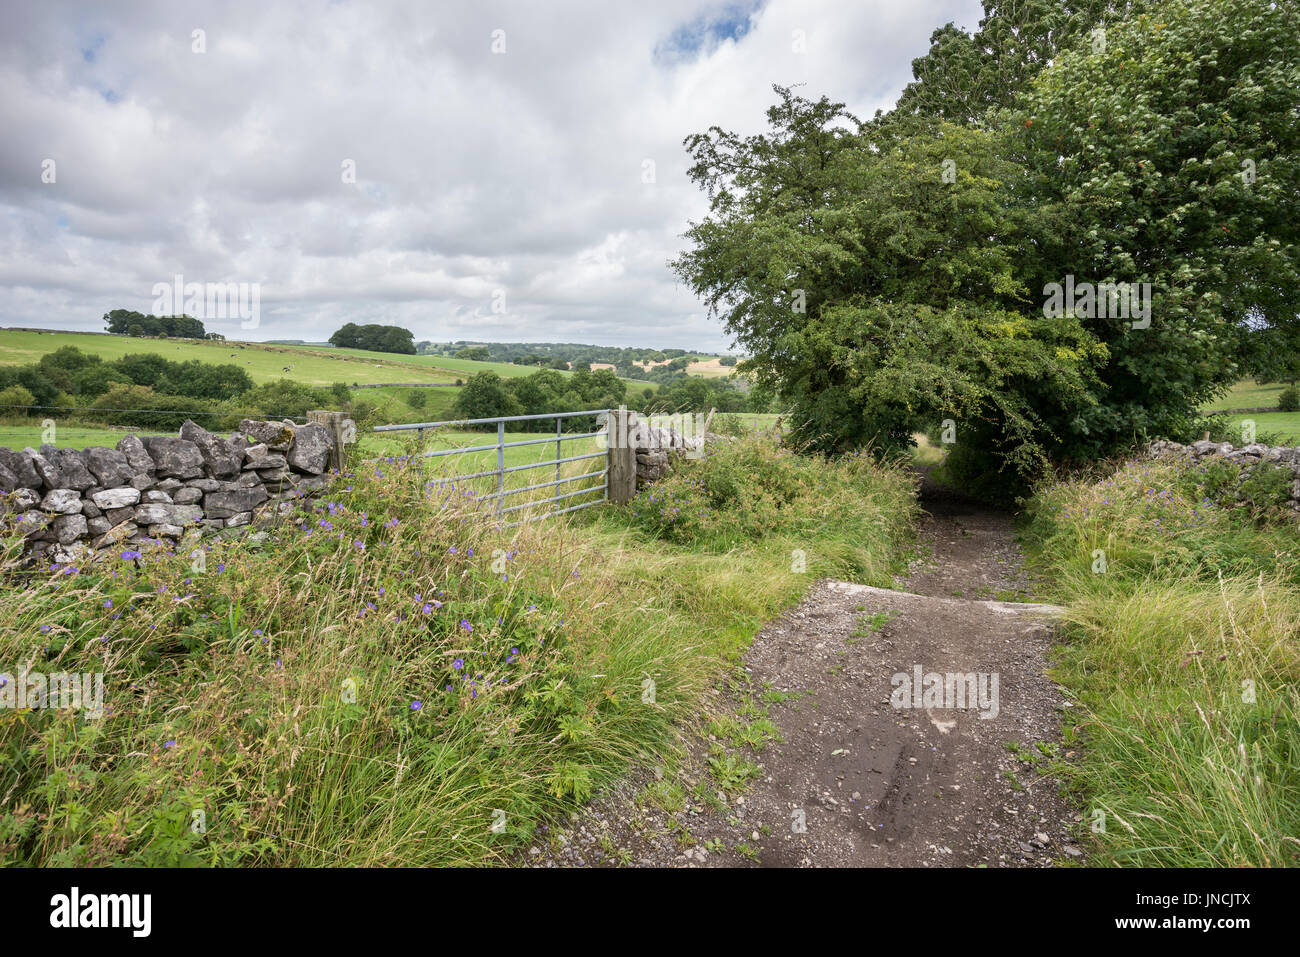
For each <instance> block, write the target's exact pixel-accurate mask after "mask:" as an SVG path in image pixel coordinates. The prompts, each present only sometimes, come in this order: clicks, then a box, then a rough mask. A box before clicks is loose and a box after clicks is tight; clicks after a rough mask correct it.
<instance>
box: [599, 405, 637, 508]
mask: <svg viewBox="0 0 1300 957" xmlns="http://www.w3.org/2000/svg"><path fill="white" fill-rule="evenodd" d="M608 421H609V427H608V428H607V429H606V432H605V447H606V452H607V458H606V463H607V464H606V468H607V469H608V470H609V474H608V475H607V476H606V477H607V479H608V481H609V500H610V501H611V502H613V503H614V504H615V505H626V504H627V503H628V502H630V501H632V498H633V496H635V495H636V448H635V443H634V442H633V441H632V433H633V423H635V421H636V413H635V412H629V411H628V410H627V407H626V406H619V407H618V409H617V411H611V412H610V414H609V418H608Z"/></svg>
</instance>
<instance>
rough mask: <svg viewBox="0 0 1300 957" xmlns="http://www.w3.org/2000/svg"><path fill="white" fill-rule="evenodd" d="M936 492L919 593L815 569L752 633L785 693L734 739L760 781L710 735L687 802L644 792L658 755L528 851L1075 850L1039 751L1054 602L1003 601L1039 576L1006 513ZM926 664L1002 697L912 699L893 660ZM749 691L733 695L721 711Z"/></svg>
mask: <svg viewBox="0 0 1300 957" xmlns="http://www.w3.org/2000/svg"><path fill="white" fill-rule="evenodd" d="M922 502H923V505H924V506H925V508H926V510H927V514H926V517H925V519H924V521H923V523H922V528H921V537H922V541H923V543H924V544H926V545H928V546H929V549H930V550H931V552H932V557H931V559H930V560H929V561H926V562H922V563H918V565H917V566H916V567H914V568H913V570H912V572H911V574H910V575H909V576H908V578H907V579H906V580H905V581H904V582H902V583H901V584H902V586H903V587H904V588H905V589H906V591H886V590H882V589H875V588H868V587H866V586H862V585H853V584H849V583H846V582H833V581H823V582H819V583H818V584H817V585H816V586H815V587H814V588H813V589H812V591H811V593H810V594H809V596H808V597H807V599H806V600H805V601H804V602H803V603H802V604H801V605H800V606H799V607H797V608H795V609H793V610H792V611H790V612H789V613H788V614H786V615H785V616H783V617H782V618H780V619H778V620H777V621H774V622H772V623H770V624H769V625H768V626H767V627H765V628H764V629H763V630H762V631H761V632H760V633H759V634H758V635H757V636H756V637H755V639H754V641H753V643H752V645H751V646H750V649H749V651H748V652H747V654H746V657H745V661H744V666H745V670H746V671H747V672H748V674H749V676H750V678H751V679H752V685H751V689H750V690H751V693H752V694H753V695H754V696H755V698H756V699H757V700H759V701H760V702H761V701H762V700H764V699H766V700H768V701H769V702H770V703H769V705H768V708H767V711H768V718H769V719H770V720H771V721H772V722H773V723H774V724H775V725H776V728H777V735H776V736H775V737H776V739H775V740H772V741H771V742H770V743H768V744H767V746H766V747H764V748H762V749H761V750H759V751H758V752H757V753H754V752H752V751H750V750H749V749H748V748H745V747H741V748H734V747H732V748H729V749H728V750H729V751H733V752H735V753H736V755H737V758H738V759H742V760H748V761H752V762H756V763H757V764H758V765H760V766H761V772H759V775H758V776H757V777H756V778H754V779H753V780H752V781H750V782H749V783H748V786H747V787H740V786H737V787H733V788H730V789H726V788H724V789H719V779H718V774H717V769H716V768H715V769H714V770H713V771H712V772H710V771H709V770H708V767H707V762H708V758H709V757H710V753H709V752H710V750H711V749H714V750H716V748H717V747H718V745H719V744H721V742H716V741H715V742H710V741H706V740H703V739H696V740H695V741H693V742H692V743H690V744H689V745H688V747H689V749H690V750H691V752H692V756H691V758H690V759H689V760H687V761H686V763H685V766H684V767H683V769H682V771H681V773H680V775H679V776H678V783H680V785H681V790H682V791H684V792H686V796H685V801H684V803H683V804H681V805H680V806H675V802H672V801H667V802H665V801H663V800H656V799H655V798H654V797H647V791H646V788H649V789H650V793H652V794H653V792H655V791H656V790H657V789H661V788H662V787H663V785H662V784H661V783H659V782H656V778H655V777H654V776H652V775H651V773H650V772H646V773H644V774H642V775H641V776H640V777H639V779H638V780H635V781H632V782H629V783H628V784H627V785H625V786H624V787H623V788H622V789H621V790H620V791H619V792H618V793H616V794H614V795H611V796H609V797H607V798H604V799H602V800H600V801H598V802H597V803H596V804H594V805H593V806H592V807H591V808H589V809H588V810H587V812H585V813H584V814H583V815H581V816H579V817H578V819H577V820H575V822H574V823H573V825H572V827H570V828H568V829H567V830H566V831H565V833H563V834H561V835H552V836H551V839H550V840H549V842H547V843H545V844H539V845H538V846H537V847H535V848H534V849H533V850H532V851H531V854H530V858H531V861H532V862H533V863H534V864H538V865H541V866H566V865H569V866H571V865H584V864H586V865H592V864H597V865H599V864H611V863H621V864H631V865H637V864H639V865H642V866H697V867H698V866H737V865H740V866H744V865H760V866H776V867H800V866H802V867H808V866H818V867H827V866H829V867H835V866H903V867H908V866H910V867H918V866H940V867H943V866H949V867H951V866H980V865H986V866H990V867H999V866H1001V867H1006V866H1051V865H1052V864H1053V863H1054V862H1057V861H1062V860H1077V859H1078V858H1079V857H1080V856H1081V848H1080V847H1079V846H1078V845H1077V844H1076V843H1075V841H1074V838H1073V837H1072V836H1071V834H1070V828H1071V827H1073V826H1074V821H1075V820H1076V817H1075V815H1074V814H1073V813H1072V812H1071V810H1070V809H1069V808H1068V806H1067V805H1066V802H1065V801H1064V800H1063V799H1062V797H1061V796H1060V794H1059V792H1058V787H1057V784H1056V782H1055V780H1054V779H1053V778H1051V777H1047V776H1044V775H1041V774H1040V773H1038V771H1037V770H1036V769H1035V767H1034V764H1035V762H1038V763H1042V764H1045V763H1046V760H1047V759H1046V758H1045V756H1044V754H1045V752H1051V751H1053V749H1055V748H1056V747H1057V745H1058V744H1059V724H1060V714H1059V712H1060V710H1061V709H1062V708H1064V707H1068V704H1067V703H1066V702H1065V700H1064V699H1063V697H1062V695H1061V693H1060V691H1059V690H1058V689H1057V687H1056V686H1055V685H1054V683H1053V682H1051V681H1050V680H1049V679H1048V678H1047V677H1046V676H1045V671H1046V669H1047V667H1048V665H1047V659H1046V655H1047V652H1048V649H1049V647H1050V645H1051V642H1052V631H1051V624H1050V622H1051V618H1052V614H1051V613H1052V611H1053V610H1054V609H1052V607H1051V606H1045V605H1032V604H1020V603H1012V602H1007V601H999V600H992V599H995V598H1007V597H1010V598H1013V599H1014V598H1017V597H1019V596H1020V595H1021V594H1022V593H1023V592H1024V591H1025V590H1027V589H1028V588H1029V587H1030V584H1029V582H1028V581H1027V579H1026V577H1025V574H1024V570H1023V568H1022V566H1021V561H1020V552H1019V549H1018V548H1017V546H1016V543H1015V540H1014V534H1013V526H1012V521H1011V518H1010V517H1009V516H1007V515H1004V514H1001V513H998V512H995V511H990V510H988V509H986V508H984V507H982V506H979V505H976V504H973V503H970V502H967V501H965V500H963V499H961V498H959V497H954V496H951V495H948V494H945V493H944V492H943V491H942V490H939V489H936V488H935V487H934V486H932V485H930V484H929V483H928V481H927V483H926V486H925V488H924V490H923V498H922ZM917 668H919V669H920V672H921V673H922V674H926V673H931V672H934V673H939V674H947V673H953V674H961V675H975V676H982V677H977V678H976V679H975V681H976V682H977V683H978V682H982V688H983V690H984V691H985V692H986V697H985V699H984V700H983V701H982V702H981V701H979V700H978V699H977V700H968V701H965V702H960V701H954V700H952V699H949V700H946V701H939V702H937V704H939V705H950V704H964V705H965V707H943V706H938V707H924V706H921V707H916V706H914V705H916V704H920V705H924V704H925V703H926V701H925V700H924V699H923V698H921V697H920V694H919V692H918V693H917V697H915V698H913V697H912V696H910V695H908V694H905V693H904V691H905V690H906V689H905V688H901V687H899V686H900V685H901V679H899V678H898V677H896V676H900V675H901V676H906V677H907V678H909V679H911V678H913V677H914V676H915V675H916V669H917ZM993 676H996V679H997V686H996V688H997V693H996V696H994V695H992V694H991V692H992V691H993V685H992V680H993ZM967 687H973V686H971V685H967ZM891 694H893V695H894V697H893V699H892V701H891ZM738 703H739V698H737V699H736V700H734V701H731V702H726V701H724V702H718V703H717V704H718V705H720V706H721V708H722V710H724V711H725V710H727V705H728V704H730V705H731V706H732V708H734V707H735V706H736V705H737V704H738ZM932 703H934V702H932ZM981 715H984V716H985V717H982V716H981ZM733 744H734V742H733ZM1040 745H1041V746H1040ZM1030 756H1032V758H1031V760H1029V761H1026V760H1022V758H1025V757H1030ZM658 773H659V776H660V777H662V772H658ZM665 804H666V805H667V806H666V807H665V806H664V805H665Z"/></svg>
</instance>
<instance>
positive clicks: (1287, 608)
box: [1029, 463, 1300, 867]
mask: <svg viewBox="0 0 1300 957" xmlns="http://www.w3.org/2000/svg"><path fill="white" fill-rule="evenodd" d="M1205 491H1206V489H1205V487H1204V474H1198V473H1194V472H1191V471H1189V469H1188V467H1186V466H1184V465H1179V464H1175V463H1159V464H1157V463H1129V464H1126V465H1124V466H1121V467H1119V468H1118V469H1117V470H1115V471H1114V473H1113V474H1112V475H1109V476H1104V477H1101V478H1093V479H1077V480H1073V481H1066V482H1062V483H1058V484H1056V485H1053V486H1051V487H1048V488H1045V489H1042V490H1040V492H1039V494H1038V495H1037V497H1036V498H1035V500H1034V501H1033V502H1032V503H1031V522H1030V526H1029V533H1030V541H1031V543H1032V546H1033V549H1034V552H1035V555H1036V557H1037V559H1038V561H1039V562H1040V563H1041V564H1043V565H1044V566H1045V569H1046V570H1047V571H1048V572H1049V573H1050V575H1051V577H1052V578H1053V579H1054V580H1055V588H1056V591H1057V595H1056V597H1057V598H1058V599H1059V600H1061V601H1062V602H1063V603H1065V604H1067V605H1068V606H1069V612H1068V626H1067V627H1068V632H1067V637H1068V639H1069V640H1068V642H1067V644H1066V645H1065V646H1064V648H1063V649H1062V652H1061V657H1060V661H1059V675H1058V676H1059V678H1060V679H1061V680H1062V681H1063V682H1064V683H1065V684H1066V685H1067V686H1069V687H1070V688H1071V689H1073V690H1074V691H1075V692H1076V693H1077V694H1078V696H1079V703H1080V704H1081V705H1082V707H1081V708H1076V709H1072V710H1071V712H1070V715H1071V717H1070V719H1069V720H1070V721H1071V724H1070V727H1069V728H1068V729H1067V730H1068V733H1069V735H1070V736H1071V737H1072V738H1077V739H1079V740H1080V741H1081V743H1082V744H1083V747H1082V748H1081V753H1082V758H1081V760H1080V762H1079V763H1078V764H1076V765H1073V766H1071V767H1070V768H1069V769H1068V771H1067V773H1069V774H1070V778H1071V784H1072V785H1073V786H1075V787H1076V788H1078V789H1079V792H1080V793H1081V794H1082V796H1083V797H1084V798H1085V800H1086V802H1087V804H1088V807H1089V811H1090V813H1089V816H1088V817H1087V820H1088V821H1089V822H1090V823H1093V822H1095V823H1096V824H1097V827H1094V828H1093V830H1094V834H1093V836H1094V838H1095V839H1096V843H1097V854H1096V855H1095V856H1094V858H1093V860H1094V861H1095V862H1097V863H1102V864H1123V865H1140V866H1189V867H1204V866H1241V865H1255V866H1284V865H1285V866H1294V865H1295V864H1296V863H1297V861H1300V723H1298V720H1300V691H1298V690H1297V682H1298V681H1300V536H1297V534H1296V529H1295V525H1294V519H1292V518H1286V517H1276V516H1275V518H1274V520H1273V521H1271V522H1268V521H1265V522H1260V521H1255V520H1252V518H1251V510H1249V509H1243V508H1241V507H1240V504H1241V503H1240V502H1235V501H1225V500H1220V499H1217V498H1216V497H1214V496H1209V497H1207V496H1206V495H1205Z"/></svg>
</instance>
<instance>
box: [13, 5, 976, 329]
mask: <svg viewBox="0 0 1300 957" xmlns="http://www.w3.org/2000/svg"><path fill="white" fill-rule="evenodd" d="M0 16H3V22H4V24H5V28H4V30H3V32H2V33H0V129H3V130H4V131H5V133H4V136H2V137H0V326H31V327H38V328H48V329H69V330H89V331H102V330H103V321H102V318H101V317H102V316H103V314H104V313H106V312H108V311H109V310H111V309H117V308H122V309H134V310H138V311H141V312H170V311H173V310H170V309H166V308H163V307H162V306H163V302H164V300H163V297H162V288H163V286H164V285H165V286H167V287H168V288H171V287H173V286H174V285H175V283H176V281H177V277H178V276H179V277H181V282H182V283H200V284H208V283H212V284H216V283H221V284H228V283H246V284H248V285H247V286H246V287H245V288H246V290H247V291H248V293H249V297H250V298H249V300H247V301H246V302H245V306H246V307H248V308H247V309H246V312H245V315H244V316H242V317H241V316H238V315H226V316H221V315H211V314H208V315H204V314H199V313H196V311H195V310H193V309H191V310H187V311H189V313H190V314H191V315H196V314H197V315H198V318H201V319H203V320H204V323H205V325H206V327H207V328H208V330H209V331H211V332H219V333H221V334H223V335H225V336H226V337H227V338H232V339H233V338H239V339H249V340H265V339H305V340H308V341H321V340H324V339H326V338H328V337H329V335H330V334H331V333H332V332H333V331H334V330H335V329H337V328H338V327H339V326H341V325H342V324H343V323H345V322H357V323H368V322H377V323H383V324H396V325H401V326H404V327H406V328H408V329H410V330H411V331H412V332H413V333H414V335H415V338H416V339H417V340H423V339H429V340H433V341H452V340H460V339H468V340H482V341H529V342H547V341H549V342H587V343H596V344H601V345H622V346H648V347H654V348H671V347H677V348H686V349H698V350H701V351H726V350H727V349H728V348H729V347H730V345H731V341H730V339H729V337H728V336H727V334H726V331H725V329H723V328H722V325H721V324H720V323H719V322H718V321H716V320H712V319H710V318H709V317H708V315H707V310H706V309H705V307H704V306H703V304H702V303H701V302H699V301H698V300H697V299H696V297H695V296H694V294H693V293H692V292H691V291H690V289H688V288H687V287H686V286H685V285H683V284H682V283H681V281H680V280H679V279H678V278H677V277H676V276H675V275H674V274H673V272H672V270H671V269H670V268H669V266H668V262H669V260H671V259H672V258H673V257H674V256H676V255H677V254H678V253H679V252H681V251H682V250H683V249H684V248H686V242H685V240H684V239H682V233H683V232H684V231H685V229H686V228H687V226H688V224H689V222H690V221H692V220H697V219H699V218H701V217H702V216H703V215H704V214H705V213H706V212H707V205H706V202H705V198H704V196H703V194H702V193H701V192H700V191H699V190H698V188H697V187H696V186H695V184H693V183H692V182H691V181H690V180H689V179H688V178H687V176H686V169H687V165H688V164H687V157H686V153H685V151H684V149H683V146H682V141H683V139H684V138H685V137H686V136H688V135H690V134H691V133H695V132H702V131H704V130H706V129H708V128H709V127H710V126H712V125H718V126H721V127H723V128H724V129H729V130H735V131H738V132H741V133H744V134H750V133H757V132H761V131H762V130H763V129H764V127H765V117H764V111H765V110H766V109H767V107H768V106H770V105H771V104H772V103H773V102H774V100H775V94H774V93H773V92H772V85H773V84H780V85H782V86H790V85H795V84H803V86H802V87H801V88H800V90H799V92H800V93H801V94H802V95H804V96H807V97H809V98H812V99H816V98H817V97H820V96H821V95H823V94H825V95H828V96H830V97H831V98H832V99H834V100H838V101H842V102H844V103H846V104H847V106H848V108H849V109H850V111H852V112H854V113H856V114H857V115H858V116H862V117H869V116H871V115H872V114H873V113H874V112H875V111H876V110H877V109H889V108H890V107H891V106H892V105H893V104H894V102H895V100H896V99H897V97H898V95H899V93H901V92H902V89H903V87H904V86H905V85H906V84H907V82H908V81H909V80H910V79H911V61H912V59H913V58H915V57H918V56H921V55H923V54H924V53H925V52H926V50H927V48H928V40H929V36H930V34H931V33H932V32H933V31H934V30H935V29H936V28H938V27H940V26H942V25H943V24H945V23H947V22H949V21H952V22H954V23H956V24H957V25H958V26H960V27H963V28H965V29H973V28H974V27H976V26H977V23H978V20H979V17H980V8H979V3H978V0H767V2H761V0H758V2H755V0H744V2H733V0H654V2H652V3H644V2H638V0H590V2H589V0H581V2H579V0H574V2H566V0H546V2H539V0H523V2H511V3H498V2H477V0H474V2H471V0H465V2H458V3H449V2H429V0H412V2H376V3H351V2H333V3H330V2H316V0H288V2H284V0H226V2H221V3H191V2H187V0H158V2H136V3H114V4H105V3H100V2H97V0H80V2H74V0H41V2H38V3H20V2H16V0H0ZM254 293H256V296H257V299H256V308H255V309H254V308H252V304H253V300H252V295H253V294H254ZM181 305H183V303H181ZM174 311H181V310H180V309H176V310H174Z"/></svg>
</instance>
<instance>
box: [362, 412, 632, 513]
mask: <svg viewBox="0 0 1300 957" xmlns="http://www.w3.org/2000/svg"><path fill="white" fill-rule="evenodd" d="M611 411H612V410H610V409H588V410H586V411H584V412H548V413H541V414H538V415H506V416H496V417H493V418H486V419H454V420H448V421H446V422H418V423H414V424H411V425H377V426H375V427H374V429H373V430H372V431H374V432H415V433H416V434H417V436H418V437H419V441H420V445H421V446H423V444H424V437H425V432H426V430H431V429H441V428H448V427H454V426H479V425H493V424H495V425H496V427H497V440H496V442H495V443H494V444H492V445H471V446H465V447H463V448H452V449H438V450H436V451H430V452H423V451H422V452H421V453H420V455H421V456H422V457H424V458H441V457H444V456H450V455H469V454H473V453H476V452H491V451H493V450H494V449H495V450H496V453H497V467H496V468H495V469H488V470H487V471H482V472H467V473H465V474H462V475H449V476H446V477H445V478H443V479H442V480H441V481H446V482H457V481H469V480H473V479H481V478H489V477H491V476H494V475H495V476H496V480H497V489H496V491H495V492H491V493H488V494H486V495H480V496H478V498H477V499H476V500H475V501H484V500H486V499H496V514H497V515H501V516H505V515H509V514H510V513H511V512H518V511H520V510H521V509H526V508H536V507H537V506H539V505H545V504H546V503H548V502H552V503H559V502H562V501H566V500H568V499H571V498H577V497H579V496H582V495H590V494H592V493H598V494H599V498H594V499H592V500H591V501H587V502H582V503H580V504H578V505H569V506H567V507H565V508H554V509H552V510H551V511H549V512H546V513H545V514H543V515H530V516H528V517H527V518H525V519H523V520H522V521H519V522H509V523H507V526H506V527H508V528H509V527H513V526H515V525H520V524H522V523H523V522H531V521H533V520H535V519H539V518H550V517H551V516H554V515H562V514H563V513H565V512H576V511H578V510H579V509H583V508H589V507H590V506H592V505H599V504H601V503H602V502H605V501H608V500H609V465H608V464H606V465H605V467H604V468H601V469H599V470H597V471H594V472H586V473H584V474H582V475H571V476H568V477H561V474H560V469H561V466H562V465H563V464H564V463H565V462H577V461H580V460H583V459H596V458H600V459H603V458H606V457H607V455H608V452H607V451H606V450H604V449H602V450H601V451H599V452H588V453H584V454H582V455H568V456H566V455H565V454H564V451H563V443H564V442H572V441H574V440H578V439H590V438H594V437H596V436H598V435H600V434H601V432H600V431H599V429H598V430H597V431H595V432H577V433H565V432H564V420H565V419H572V418H577V417H578V416H596V417H597V419H598V421H600V422H608V418H609V415H610V413H611ZM546 419H554V420H555V435H554V436H553V437H552V436H547V437H545V438H538V439H524V440H521V441H515V442H507V441H506V423H507V422H536V421H539V420H546ZM552 442H554V443H555V455H554V457H553V458H548V459H545V460H543V461H541V462H532V463H528V464H525V465H512V466H510V467H508V468H507V467H506V449H509V448H518V447H520V446H527V445H549V444H550V443H552ZM551 466H554V467H555V478H554V479H553V480H551V481H546V482H537V483H534V484H531V485H524V486H521V487H519V488H509V489H508V488H506V476H507V475H508V474H510V473H512V472H524V471H527V470H529V469H541V468H549V467H551ZM590 478H601V479H604V482H603V483H602V484H600V485H593V486H591V487H589V488H582V489H578V490H577V491H573V492H561V493H558V494H556V495H552V496H550V497H549V498H542V499H534V500H533V501H530V502H524V503H522V504H520V505H510V506H507V505H506V504H505V500H506V496H508V495H517V494H519V493H520V492H531V491H536V490H537V489H542V488H556V487H558V486H561V485H567V484H568V483H570V482H578V481H581V480H582V479H590Z"/></svg>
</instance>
